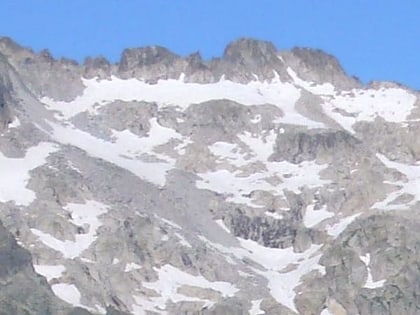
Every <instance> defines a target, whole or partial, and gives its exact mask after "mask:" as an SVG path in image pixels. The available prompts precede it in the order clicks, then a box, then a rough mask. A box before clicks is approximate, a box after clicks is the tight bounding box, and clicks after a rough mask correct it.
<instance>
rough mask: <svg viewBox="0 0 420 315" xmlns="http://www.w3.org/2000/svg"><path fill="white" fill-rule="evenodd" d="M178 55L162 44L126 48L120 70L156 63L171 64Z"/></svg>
mask: <svg viewBox="0 0 420 315" xmlns="http://www.w3.org/2000/svg"><path fill="white" fill-rule="evenodd" d="M177 58H179V56H178V55H176V54H174V53H173V52H171V51H170V50H169V49H166V48H164V47H161V46H149V47H140V48H130V49H125V50H124V51H123V52H122V55H121V59H120V62H119V70H120V71H128V70H129V69H132V68H137V67H147V66H151V65H156V64H166V65H169V64H171V63H172V62H173V61H174V60H175V59H177Z"/></svg>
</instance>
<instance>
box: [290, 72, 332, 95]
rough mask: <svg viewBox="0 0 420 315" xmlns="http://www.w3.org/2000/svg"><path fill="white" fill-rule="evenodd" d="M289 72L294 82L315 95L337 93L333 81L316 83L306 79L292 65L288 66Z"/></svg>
mask: <svg viewBox="0 0 420 315" xmlns="http://www.w3.org/2000/svg"><path fill="white" fill-rule="evenodd" d="M286 71H287V73H288V74H289V75H290V77H291V78H292V79H293V81H294V83H295V84H296V85H297V86H299V87H302V88H303V89H305V90H307V91H309V92H311V93H313V94H315V95H332V94H335V87H334V85H332V84H331V83H323V84H316V83H315V82H308V81H304V80H302V79H301V78H299V76H298V75H297V73H296V72H295V71H294V70H293V69H292V68H290V67H288V68H287V70H286Z"/></svg>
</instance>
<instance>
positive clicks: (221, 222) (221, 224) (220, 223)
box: [215, 219, 230, 234]
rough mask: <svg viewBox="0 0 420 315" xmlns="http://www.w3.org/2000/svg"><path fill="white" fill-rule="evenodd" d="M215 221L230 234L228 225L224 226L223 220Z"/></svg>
mask: <svg viewBox="0 0 420 315" xmlns="http://www.w3.org/2000/svg"><path fill="white" fill-rule="evenodd" d="M215 222H216V223H217V225H218V226H220V227H221V228H222V229H223V230H224V231H225V232H227V233H229V234H230V230H229V229H228V227H227V226H226V224H225V222H223V220H222V219H220V220H216V221H215Z"/></svg>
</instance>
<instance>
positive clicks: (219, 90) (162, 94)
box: [41, 74, 324, 128]
mask: <svg viewBox="0 0 420 315" xmlns="http://www.w3.org/2000/svg"><path fill="white" fill-rule="evenodd" d="M277 75H278V74H277ZM82 80H83V84H84V85H85V89H84V91H83V94H82V95H81V96H78V97H76V98H75V99H74V100H73V101H71V102H63V101H55V100H53V99H51V98H48V97H43V98H42V99H41V101H42V102H43V103H44V104H45V105H46V106H47V108H48V109H50V110H54V111H57V112H58V113H59V115H60V116H61V118H63V119H69V118H71V117H74V116H75V115H77V114H79V113H81V112H85V111H88V112H90V113H92V114H95V113H96V111H97V109H98V108H100V107H102V106H106V105H107V104H109V103H112V102H113V101H116V100H122V101H132V100H139V101H145V102H156V103H157V104H158V106H160V107H161V108H162V107H170V106H174V107H180V108H181V109H183V110H184V109H186V108H188V107H189V106H190V105H191V104H198V103H203V102H207V101H211V100H221V99H227V100H231V101H234V102H237V103H240V104H243V105H248V106H250V105H265V104H273V105H276V106H278V107H279V108H280V109H281V110H282V111H283V112H284V113H285V114H284V117H282V118H281V119H280V120H281V122H283V123H287V124H292V125H303V126H307V127H310V128H324V125H323V124H322V123H319V122H316V121H313V120H311V119H309V118H307V117H305V116H303V115H301V114H300V113H299V112H297V111H296V110H295V103H296V101H297V100H298V99H299V97H300V91H299V89H298V88H296V87H295V86H294V85H293V84H290V83H285V82H280V80H273V81H272V82H271V83H267V82H259V81H252V82H249V83H248V84H240V83H235V82H232V81H229V80H223V79H222V78H221V80H220V81H219V82H216V83H211V84H198V83H185V82H183V80H173V79H170V80H159V81H158V82H157V84H148V83H146V82H144V81H141V80H138V79H128V80H123V79H119V78H117V77H115V76H113V77H111V79H110V80H98V79H97V78H93V79H82ZM59 118H60V117H59Z"/></svg>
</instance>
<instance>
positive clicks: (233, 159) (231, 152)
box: [208, 141, 250, 167]
mask: <svg viewBox="0 0 420 315" xmlns="http://www.w3.org/2000/svg"><path fill="white" fill-rule="evenodd" d="M208 148H209V150H210V152H211V153H212V154H214V155H215V156H216V157H217V159H216V160H217V161H227V162H229V164H232V165H234V166H237V167H241V166H244V165H247V164H249V163H250V161H249V159H246V158H245V156H244V155H245V152H241V149H240V148H239V146H238V145H237V144H235V143H229V142H223V141H218V142H215V143H213V144H212V145H210V146H208Z"/></svg>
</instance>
